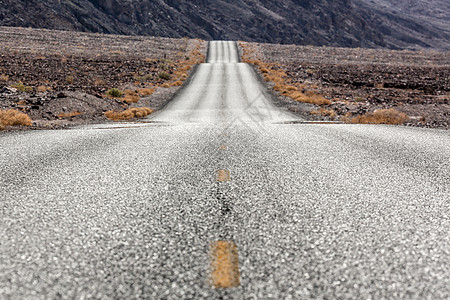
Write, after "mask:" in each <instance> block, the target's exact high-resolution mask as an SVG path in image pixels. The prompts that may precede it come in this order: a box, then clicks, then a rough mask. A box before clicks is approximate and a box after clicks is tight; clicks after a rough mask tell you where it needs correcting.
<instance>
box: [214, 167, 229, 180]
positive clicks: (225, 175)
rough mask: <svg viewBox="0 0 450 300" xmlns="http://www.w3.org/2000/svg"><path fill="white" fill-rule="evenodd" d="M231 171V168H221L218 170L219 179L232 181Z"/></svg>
mask: <svg viewBox="0 0 450 300" xmlns="http://www.w3.org/2000/svg"><path fill="white" fill-rule="evenodd" d="M230 179H231V176H230V171H229V170H219V172H217V181H230Z"/></svg>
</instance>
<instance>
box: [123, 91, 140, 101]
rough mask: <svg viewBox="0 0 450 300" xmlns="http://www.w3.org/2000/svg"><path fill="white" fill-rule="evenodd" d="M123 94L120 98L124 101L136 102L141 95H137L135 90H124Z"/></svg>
mask: <svg viewBox="0 0 450 300" xmlns="http://www.w3.org/2000/svg"><path fill="white" fill-rule="evenodd" d="M124 94H125V95H124V96H123V98H122V99H121V100H123V101H125V102H126V103H137V102H139V100H141V96H139V94H138V92H137V91H130V90H125V92H124Z"/></svg>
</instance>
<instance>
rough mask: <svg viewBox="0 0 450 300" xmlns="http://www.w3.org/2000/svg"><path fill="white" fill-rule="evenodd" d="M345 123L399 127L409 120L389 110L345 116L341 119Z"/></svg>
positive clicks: (406, 116)
mask: <svg viewBox="0 0 450 300" xmlns="http://www.w3.org/2000/svg"><path fill="white" fill-rule="evenodd" d="M342 120H343V121H344V122H346V123H352V124H390V125H401V124H404V123H405V122H406V121H408V120H409V117H408V115H407V114H405V113H401V112H399V111H397V110H395V109H393V108H389V109H377V110H376V111H374V112H372V113H367V114H364V115H359V116H355V117H351V115H346V116H344V117H343V118H342Z"/></svg>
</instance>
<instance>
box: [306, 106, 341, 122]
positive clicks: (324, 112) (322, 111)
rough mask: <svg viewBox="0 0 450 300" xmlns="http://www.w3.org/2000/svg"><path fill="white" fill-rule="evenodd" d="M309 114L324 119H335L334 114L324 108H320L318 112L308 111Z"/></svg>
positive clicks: (332, 111)
mask: <svg viewBox="0 0 450 300" xmlns="http://www.w3.org/2000/svg"><path fill="white" fill-rule="evenodd" d="M309 114H311V115H321V116H325V117H329V118H330V119H331V120H334V119H336V115H337V114H336V112H335V111H334V110H332V109H325V108H320V109H319V110H313V111H310V112H309Z"/></svg>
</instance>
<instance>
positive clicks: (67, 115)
mask: <svg viewBox="0 0 450 300" xmlns="http://www.w3.org/2000/svg"><path fill="white" fill-rule="evenodd" d="M81 114H82V112H79V111H73V112H69V113H63V112H62V113H60V114H59V115H57V117H58V118H71V117H75V116H79V115H81Z"/></svg>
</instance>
